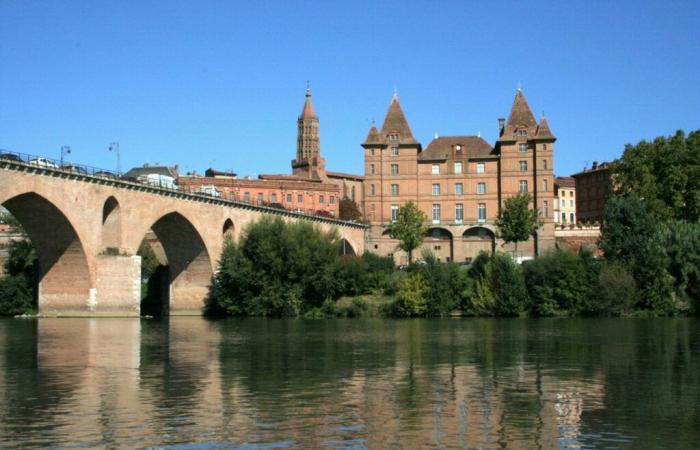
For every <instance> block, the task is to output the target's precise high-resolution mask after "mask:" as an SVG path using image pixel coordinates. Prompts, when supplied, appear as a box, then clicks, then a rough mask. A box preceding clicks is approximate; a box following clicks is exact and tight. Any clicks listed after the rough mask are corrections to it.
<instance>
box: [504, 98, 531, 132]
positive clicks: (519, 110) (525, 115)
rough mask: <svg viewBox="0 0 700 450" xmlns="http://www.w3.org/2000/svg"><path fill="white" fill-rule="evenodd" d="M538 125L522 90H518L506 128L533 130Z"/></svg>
mask: <svg viewBox="0 0 700 450" xmlns="http://www.w3.org/2000/svg"><path fill="white" fill-rule="evenodd" d="M536 125H537V120H535V116H534V115H533V114H532V110H531V109H530V105H528V104H527V100H526V99H525V94H523V91H522V90H521V89H518V90H517V92H516V93H515V100H513V107H512V108H511V109H510V115H509V116H508V122H507V124H506V128H513V129H515V128H532V127H534V126H536Z"/></svg>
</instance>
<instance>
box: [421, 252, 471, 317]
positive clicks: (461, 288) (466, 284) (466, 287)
mask: <svg viewBox="0 0 700 450" xmlns="http://www.w3.org/2000/svg"><path fill="white" fill-rule="evenodd" d="M425 261H426V264H424V265H421V266H417V268H416V271H417V272H418V273H420V274H421V275H422V276H423V279H424V280H425V282H426V283H427V285H428V290H427V293H426V299H425V300H426V313H427V315H429V316H440V317H444V316H447V315H449V314H450V313H451V312H452V311H453V310H454V309H456V308H458V307H461V306H462V305H463V300H464V297H465V295H469V294H470V291H471V289H470V288H471V283H472V281H471V280H470V279H469V277H468V275H467V273H466V271H464V270H462V269H461V268H460V267H459V266H458V265H456V264H454V263H440V262H437V260H436V259H435V258H434V257H427V258H425Z"/></svg>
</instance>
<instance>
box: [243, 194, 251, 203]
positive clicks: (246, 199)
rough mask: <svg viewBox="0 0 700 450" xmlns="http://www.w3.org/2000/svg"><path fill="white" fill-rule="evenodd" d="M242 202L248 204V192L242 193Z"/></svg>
mask: <svg viewBox="0 0 700 450" xmlns="http://www.w3.org/2000/svg"><path fill="white" fill-rule="evenodd" d="M243 201H244V202H246V203H250V192H244V193H243Z"/></svg>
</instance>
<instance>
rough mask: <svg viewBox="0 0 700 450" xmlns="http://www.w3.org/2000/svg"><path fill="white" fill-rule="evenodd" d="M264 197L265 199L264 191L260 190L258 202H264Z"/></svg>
mask: <svg viewBox="0 0 700 450" xmlns="http://www.w3.org/2000/svg"><path fill="white" fill-rule="evenodd" d="M264 199H265V197H264V195H263V193H262V192H258V203H262V202H263V200H264Z"/></svg>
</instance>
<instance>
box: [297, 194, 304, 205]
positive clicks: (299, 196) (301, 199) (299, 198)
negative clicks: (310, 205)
mask: <svg viewBox="0 0 700 450" xmlns="http://www.w3.org/2000/svg"><path fill="white" fill-rule="evenodd" d="M297 203H304V196H303V195H301V194H299V195H297Z"/></svg>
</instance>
